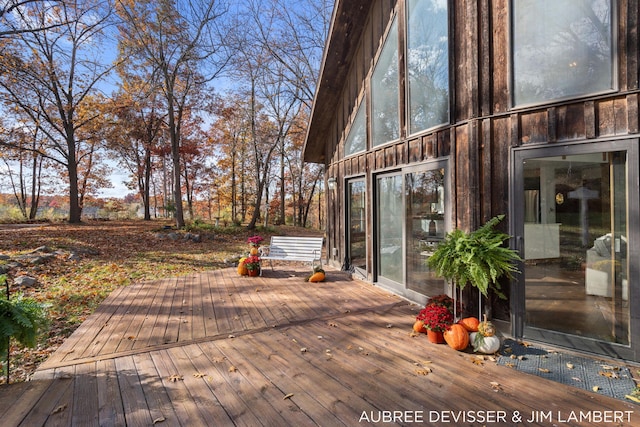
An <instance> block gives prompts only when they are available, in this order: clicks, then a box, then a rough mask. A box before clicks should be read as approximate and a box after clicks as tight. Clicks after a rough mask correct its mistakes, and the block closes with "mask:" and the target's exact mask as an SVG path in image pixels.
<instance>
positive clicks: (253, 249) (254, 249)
mask: <svg viewBox="0 0 640 427" xmlns="http://www.w3.org/2000/svg"><path fill="white" fill-rule="evenodd" d="M258 252H259V251H258V247H257V246H251V249H249V254H250V255H258Z"/></svg>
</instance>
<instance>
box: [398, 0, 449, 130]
mask: <svg viewBox="0 0 640 427" xmlns="http://www.w3.org/2000/svg"><path fill="white" fill-rule="evenodd" d="M407 15H408V25H407V76H408V78H407V79H408V83H409V84H408V86H409V97H408V100H409V111H408V113H409V132H410V133H415V132H418V131H421V130H424V129H429V128H431V127H434V126H437V125H440V124H443V123H447V122H448V121H449V36H448V13H447V3H446V2H443V1H435V0H431V1H424V0H409V1H408V2H407Z"/></svg>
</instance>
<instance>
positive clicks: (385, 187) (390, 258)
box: [375, 161, 448, 301]
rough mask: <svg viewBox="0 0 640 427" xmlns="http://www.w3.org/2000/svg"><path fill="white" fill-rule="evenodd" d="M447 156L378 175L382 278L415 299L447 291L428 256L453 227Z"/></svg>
mask: <svg viewBox="0 0 640 427" xmlns="http://www.w3.org/2000/svg"><path fill="white" fill-rule="evenodd" d="M445 165H446V161H438V162H430V163H426V164H422V165H420V166H416V167H411V168H405V169H403V170H400V171H396V172H393V173H389V174H384V175H378V176H377V177H376V180H375V183H376V188H375V204H376V211H375V215H376V221H375V224H376V233H375V236H376V240H375V248H376V252H375V254H376V256H375V260H376V264H375V265H376V281H377V282H378V283H381V284H383V285H386V286H388V287H390V288H392V289H393V291H394V292H397V293H400V294H401V295H404V296H406V297H409V298H411V299H413V300H416V301H418V300H421V299H423V297H426V296H432V295H436V294H441V293H442V292H443V290H444V281H443V280H442V278H439V277H436V276H435V275H434V274H433V273H432V272H431V271H430V270H429V268H428V267H427V264H426V261H427V259H428V258H429V256H430V255H431V253H432V251H433V250H434V249H435V247H436V246H437V245H438V242H440V241H442V239H443V238H444V236H445V234H446V231H447V229H448V210H447V203H448V200H447V188H448V186H447V174H446V167H445Z"/></svg>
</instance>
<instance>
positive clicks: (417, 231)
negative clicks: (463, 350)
mask: <svg viewBox="0 0 640 427" xmlns="http://www.w3.org/2000/svg"><path fill="white" fill-rule="evenodd" d="M444 189H445V186H444V168H441V169H436V170H430V171H424V172H416V173H411V174H407V175H406V189H405V192H406V206H407V215H406V218H407V251H406V253H407V287H408V288H409V289H412V290H414V291H416V292H419V293H421V294H423V295H436V294H439V293H441V292H442V278H441V277H437V276H436V275H435V274H434V273H433V272H431V271H430V270H429V268H428V267H427V264H426V260H427V259H428V258H429V256H430V255H431V253H432V252H433V250H434V249H435V248H436V246H437V245H438V243H440V242H441V241H442V240H443V239H444V236H445V218H444V203H445V194H444V191H445V190H444Z"/></svg>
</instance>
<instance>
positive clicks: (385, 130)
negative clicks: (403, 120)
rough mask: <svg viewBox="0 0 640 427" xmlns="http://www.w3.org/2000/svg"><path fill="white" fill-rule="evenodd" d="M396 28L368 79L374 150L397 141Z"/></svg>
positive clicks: (392, 28)
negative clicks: (369, 81)
mask: <svg viewBox="0 0 640 427" xmlns="http://www.w3.org/2000/svg"><path fill="white" fill-rule="evenodd" d="M398 78H399V77H398V25H397V23H396V20H394V21H393V24H392V25H391V29H390V31H389V35H388V36H387V40H385V43H384V47H383V48H382V52H381V53H380V58H379V59H378V63H377V64H376V67H375V70H374V71H373V75H372V76H371V110H372V118H371V139H372V144H373V145H374V146H376V145H380V144H384V143H387V142H389V141H393V140H395V139H398V138H399V137H400V113H399V106H398V103H399V99H400V89H399V80H398Z"/></svg>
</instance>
